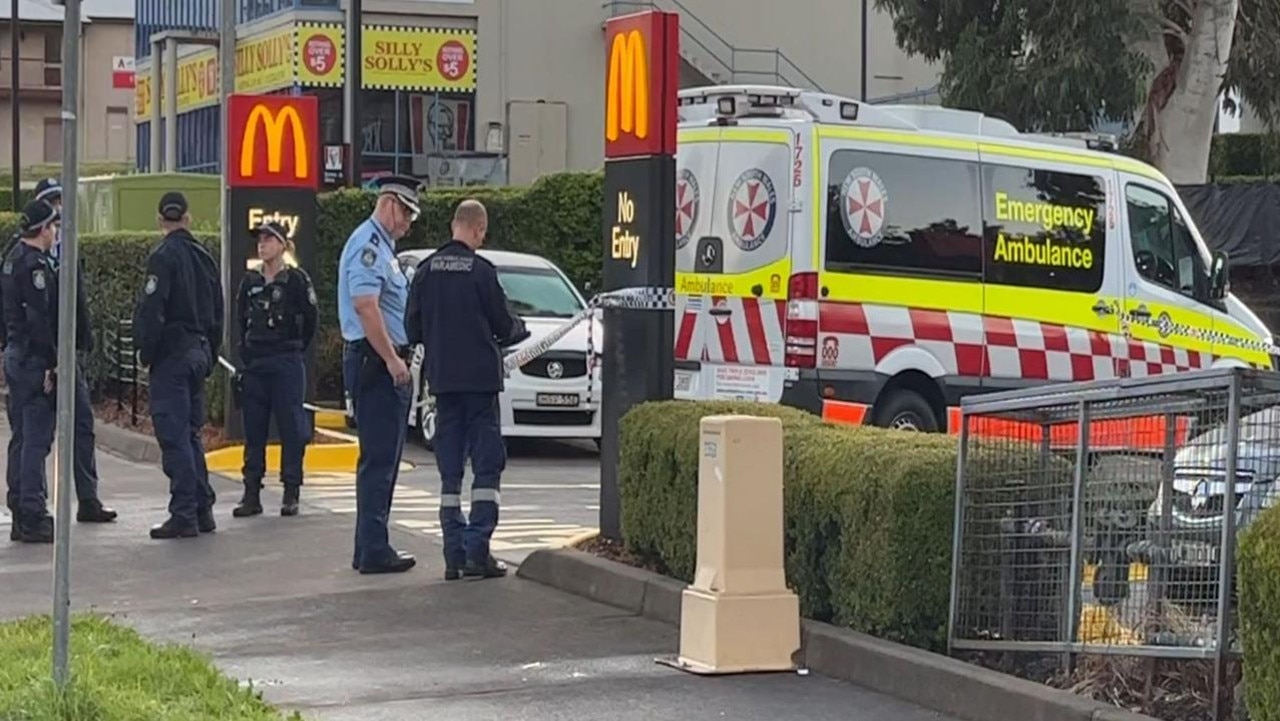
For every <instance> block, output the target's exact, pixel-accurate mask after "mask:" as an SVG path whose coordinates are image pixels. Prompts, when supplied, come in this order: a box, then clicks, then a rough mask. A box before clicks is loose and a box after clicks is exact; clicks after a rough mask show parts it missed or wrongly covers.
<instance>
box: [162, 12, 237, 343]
mask: <svg viewBox="0 0 1280 721" xmlns="http://www.w3.org/2000/svg"><path fill="white" fill-rule="evenodd" d="M221 12H222V16H221V26H222V27H221V28H220V31H219V39H218V83H219V90H220V91H221V92H220V93H219V94H220V95H221V97H222V105H221V106H219V107H220V110H219V112H220V113H221V117H220V118H219V119H218V125H219V134H220V135H219V137H220V138H221V140H220V142H219V143H218V147H219V148H220V149H221V152H222V157H221V162H220V163H219V164H218V165H219V167H220V168H221V169H222V201H221V205H222V213H221V216H222V253H221V267H222V297H223V298H231V297H233V296H232V289H231V278H232V277H233V276H235V277H239V275H238V274H237V273H231V272H230V271H228V268H230V267H231V259H232V258H233V257H234V255H233V254H232V252H231V244H232V243H233V242H235V237H236V234H235V229H234V228H232V227H231V225H232V221H231V189H230V188H229V187H228V184H227V177H228V175H229V173H230V172H231V169H230V168H229V167H228V166H229V165H230V162H231V161H230V158H231V149H230V148H228V147H227V144H228V143H229V142H230V140H229V138H230V137H231V133H230V129H231V120H230V118H228V117H227V109H228V108H230V107H231V100H230V98H231V94H232V93H234V92H235V91H236V4H235V0H222V7H221ZM169 72H171V73H174V74H177V72H178V68H177V64H176V63H175V64H174V66H173V67H172V68H170V69H169ZM175 125H176V123H175ZM167 170H168V171H169V172H173V170H174V169H173V168H167ZM240 271H241V272H243V271H244V269H243V268H241V269H240ZM230 308H231V305H230V304H228V305H227V310H228V312H229V311H230ZM223 320H224V321H225V320H227V319H226V318H224V319H223ZM223 326H224V327H223V332H222V344H223V347H228V348H229V347H231V346H230V344H231V334H232V327H233V326H232V324H231V323H225V322H224V323H223Z"/></svg>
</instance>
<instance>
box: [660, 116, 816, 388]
mask: <svg viewBox="0 0 1280 721" xmlns="http://www.w3.org/2000/svg"><path fill="white" fill-rule="evenodd" d="M750 122H751V121H743V124H742V125H737V126H729V127H714V128H695V129H683V130H681V132H680V136H679V150H678V153H677V161H676V168H677V170H676V173H677V175H676V206H677V207H676V236H677V237H676V241H677V242H676V245H677V250H676V328H675V362H676V377H675V396H676V397H677V398H719V399H737V400H754V401H765V402H777V401H779V400H780V399H781V397H782V390H783V386H784V380H785V371H784V364H783V354H784V351H785V344H784V334H783V331H784V320H785V317H786V304H787V280H788V277H789V275H790V273H791V258H790V254H791V237H792V232H791V224H792V223H791V221H792V217H793V213H792V193H791V187H792V182H791V180H792V177H791V176H792V168H793V158H794V148H793V142H794V141H793V132H792V129H791V127H790V125H789V124H785V123H779V122H777V121H774V122H772V123H767V121H760V122H759V123H758V124H754V125H753V124H749V123H750Z"/></svg>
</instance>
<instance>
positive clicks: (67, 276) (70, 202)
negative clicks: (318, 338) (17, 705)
mask: <svg viewBox="0 0 1280 721" xmlns="http://www.w3.org/2000/svg"><path fill="white" fill-rule="evenodd" d="M64 3H65V11H64V13H63V19H62V188H63V191H62V252H61V256H62V257H61V260H60V262H59V267H60V268H62V270H63V271H64V272H62V273H59V276H60V277H59V279H58V338H59V339H60V341H59V343H58V366H57V378H56V380H55V381H54V383H55V386H56V389H57V423H58V425H57V443H56V446H55V447H56V449H57V451H56V454H55V456H54V460H53V473H54V476H55V477H56V478H57V486H56V487H55V490H54V505H55V507H56V513H55V515H54V530H55V535H54V544H55V545H54V549H53V682H54V684H55V685H56V686H57V687H58V688H59V689H63V688H65V687H66V685H67V681H68V680H69V679H68V666H69V663H68V661H69V659H68V653H69V646H70V640H71V494H72V493H74V491H73V490H72V487H73V486H74V481H73V479H72V474H73V472H74V469H75V433H76V424H75V408H76V381H77V380H78V376H79V372H80V369H79V368H78V367H77V364H76V290H77V289H76V285H77V284H78V283H79V280H80V279H79V277H78V276H79V273H77V272H76V269H77V268H79V267H80V265H79V264H80V243H79V241H78V239H77V238H76V188H77V187H78V186H79V180H80V178H79V176H80V173H79V167H80V155H79V153H80V143H79V127H78V123H77V113H78V112H79V108H80V0H64ZM14 90H15V92H16V90H17V88H14ZM15 171H16V166H15ZM14 175H15V177H16V176H17V173H16V172H15V173H14Z"/></svg>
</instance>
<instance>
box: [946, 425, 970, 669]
mask: <svg viewBox="0 0 1280 721" xmlns="http://www.w3.org/2000/svg"><path fill="white" fill-rule="evenodd" d="M969 420H970V416H969V414H968V413H965V412H964V411H961V412H960V446H959V452H958V454H957V457H956V497H955V516H953V520H952V530H951V608H950V610H949V612H948V617H947V654H948V655H949V654H950V653H951V652H952V651H953V650H954V649H953V647H952V643H954V641H955V638H956V619H957V616H959V613H960V593H959V591H960V554H961V553H962V551H963V549H964V546H963V540H964V539H963V538H962V537H961V531H963V529H964V474H965V470H966V468H965V466H966V465H967V464H968V460H969Z"/></svg>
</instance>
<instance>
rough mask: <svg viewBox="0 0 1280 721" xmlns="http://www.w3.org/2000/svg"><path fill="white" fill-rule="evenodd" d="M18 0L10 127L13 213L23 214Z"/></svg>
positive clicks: (13, 17)
mask: <svg viewBox="0 0 1280 721" xmlns="http://www.w3.org/2000/svg"><path fill="white" fill-rule="evenodd" d="M18 27H19V23H18V0H13V2H11V3H10V4H9V76H10V77H11V78H12V80H11V81H10V84H9V111H10V114H11V116H12V118H13V119H12V121H11V122H10V127H11V129H12V133H11V134H12V136H13V137H12V138H10V140H11V141H12V142H13V151H12V152H13V212H15V213H21V212H22V203H21V202H20V201H19V200H18V190H19V189H20V188H21V182H22V181H21V175H22V163H21V162H20V161H21V157H22V150H21V148H22V143H21V142H20V139H21V138H22V127H21V116H20V115H19V113H18V84H19V82H20V77H21V76H20V75H19V73H18V70H19V68H18V58H19V56H20V55H21V53H19V52H18V46H19V45H21V44H22V38H21V35H22V33H20V32H19V31H18Z"/></svg>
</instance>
